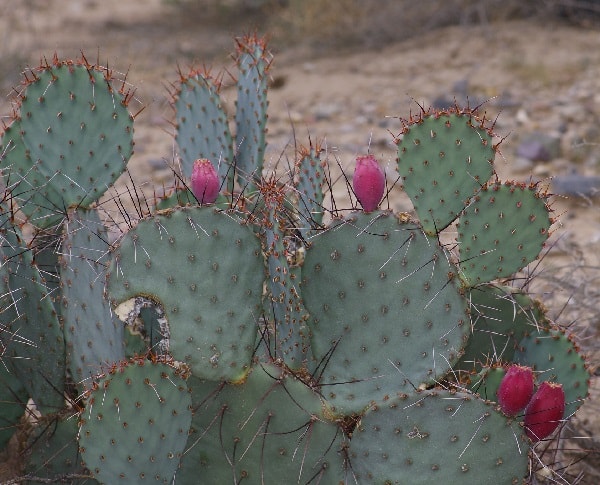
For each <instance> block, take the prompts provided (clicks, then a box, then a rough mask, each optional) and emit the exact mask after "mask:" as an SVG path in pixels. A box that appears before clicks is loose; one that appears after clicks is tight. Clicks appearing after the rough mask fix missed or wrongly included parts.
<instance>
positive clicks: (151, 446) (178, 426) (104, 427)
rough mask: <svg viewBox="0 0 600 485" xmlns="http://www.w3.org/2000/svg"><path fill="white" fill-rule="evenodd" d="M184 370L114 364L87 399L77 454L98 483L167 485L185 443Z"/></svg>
mask: <svg viewBox="0 0 600 485" xmlns="http://www.w3.org/2000/svg"><path fill="white" fill-rule="evenodd" d="M186 378H187V370H186V368H185V366H182V365H181V364H180V363H176V362H160V361H159V362H150V361H148V360H144V359H142V358H138V359H131V360H129V361H122V362H119V363H117V364H115V365H114V366H113V367H112V368H111V369H110V370H109V371H108V372H107V373H106V374H105V375H103V376H100V377H99V378H98V379H97V380H96V381H95V384H94V385H93V387H92V389H91V390H90V391H89V394H88V395H87V406H86V409H85V410H84V411H83V413H82V414H81V417H80V429H79V450H80V453H81V457H82V459H83V461H84V464H85V466H87V468H88V469H89V470H90V471H91V472H92V475H93V476H94V478H95V479H96V480H98V481H99V482H100V483H106V484H111V485H112V484H118V483H127V484H130V483H146V482H147V481H151V482H159V483H166V484H170V483H171V482H172V479H173V476H174V475H175V471H176V470H177V468H178V467H179V462H180V459H181V456H182V453H183V451H184V448H185V444H186V442H187V439H188V434H189V429H190V424H191V421H192V399H191V395H190V392H189V389H188V386H187V384H186V382H185V379H186Z"/></svg>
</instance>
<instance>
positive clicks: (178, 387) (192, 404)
mask: <svg viewBox="0 0 600 485" xmlns="http://www.w3.org/2000/svg"><path fill="white" fill-rule="evenodd" d="M237 47H238V48H237V53H236V55H235V56H234V60H235V63H236V66H235V69H236V70H237V71H236V75H235V76H233V78H234V81H233V82H234V83H235V90H231V91H232V92H233V91H235V93H236V96H237V100H236V101H237V102H236V104H235V113H232V114H231V116H230V115H229V113H227V112H226V110H225V109H224V106H225V105H226V102H227V100H226V99H224V98H225V93H227V92H228V91H225V90H223V89H222V88H221V81H222V79H223V78H224V75H223V74H217V75H214V76H213V75H212V74H210V73H209V72H207V71H206V70H198V69H192V70H191V71H190V74H189V75H182V74H180V79H179V82H178V83H175V86H176V88H175V92H174V93H171V94H172V101H173V107H174V108H175V112H176V114H175V123H174V124H175V128H176V133H175V137H176V142H177V146H178V148H179V153H178V159H179V160H180V162H181V170H180V171H177V170H176V172H177V173H176V175H177V180H178V181H177V183H176V184H175V185H174V187H173V188H172V194H170V193H169V191H168V190H167V193H166V195H165V196H164V197H161V199H160V200H159V201H157V203H156V205H155V206H154V207H153V208H150V207H149V204H147V203H145V201H144V203H140V201H139V200H136V199H135V197H134V195H135V194H139V193H140V192H141V189H139V191H138V188H137V187H134V188H135V189H136V190H133V191H130V192H129V193H130V194H134V195H132V198H133V199H134V200H132V201H131V202H133V205H134V206H135V207H136V214H134V215H131V216H130V215H129V214H127V213H126V209H125V205H124V204H123V203H122V202H123V201H122V200H118V201H117V202H118V204H119V207H120V208H121V211H122V215H124V216H125V217H124V218H125V219H126V220H127V221H128V222H129V225H128V228H127V230H126V231H125V232H122V233H121V232H118V230H117V229H116V228H115V227H108V225H109V224H110V223H111V221H110V217H107V216H106V214H105V213H104V212H100V211H98V208H97V205H99V203H100V202H101V201H100V200H99V199H100V197H101V196H102V194H103V193H104V191H105V190H106V188H107V187H109V186H110V185H111V184H112V183H113V182H114V181H115V180H116V178H117V177H118V176H119V174H120V173H122V171H123V170H124V168H125V164H126V163H127V161H128V159H129V157H130V156H131V154H132V146H133V142H132V133H133V121H134V116H132V115H131V114H130V113H129V111H128V103H129V101H130V99H131V95H130V94H129V93H128V92H126V91H125V90H124V88H123V87H121V88H118V87H117V86H118V85H117V84H116V83H115V80H114V79H113V77H112V74H111V72H110V71H109V70H108V69H105V68H102V67H100V66H97V65H92V64H90V63H88V62H87V60H86V59H85V58H84V57H82V59H80V60H77V61H60V60H58V59H57V58H56V57H55V58H54V59H53V61H52V63H45V64H44V65H43V66H41V67H40V68H38V69H33V70H31V71H30V72H29V73H28V74H27V76H26V79H25V81H24V82H23V85H22V86H21V88H20V89H19V90H17V92H18V98H17V100H16V106H17V108H16V110H15V113H14V115H13V117H12V120H11V122H10V123H7V125H8V126H6V127H5V129H4V131H3V133H2V138H1V140H2V141H1V143H2V150H0V167H1V168H2V174H3V176H4V182H5V189H4V197H3V198H2V200H1V202H0V205H1V221H0V222H2V224H0V236H1V237H2V247H1V256H2V260H1V261H0V285H1V286H2V288H3V291H2V295H1V297H0V302H1V303H2V308H3V309H2V311H1V312H0V315H1V318H2V321H1V324H2V327H0V343H1V344H2V357H3V364H5V366H4V370H5V371H6V372H5V373H4V374H0V378H1V379H2V384H3V385H5V386H6V389H5V391H7V393H4V394H2V399H3V400H5V399H6V400H7V401H8V402H4V401H0V418H1V419H2V422H4V423H7V425H8V426H16V423H17V422H18V421H19V419H20V417H21V415H22V414H23V410H24V409H25V403H26V402H27V400H28V399H29V398H30V399H31V400H32V401H33V403H34V404H35V406H36V408H37V410H36V412H35V413H34V412H31V413H30V414H28V418H27V421H28V422H29V426H28V428H29V429H31V430H32V431H31V432H30V433H29V436H28V440H27V442H28V443H29V446H28V449H29V450H31V452H30V453H28V454H26V455H24V461H26V462H27V464H26V466H25V473H26V474H27V475H26V476H24V477H21V478H22V479H23V481H27V480H30V481H32V482H35V481H38V482H39V481H46V482H47V481H52V480H62V481H70V483H94V481H96V482H98V483H110V484H118V483H128V484H129V483H148V482H159V483H178V484H183V485H187V484H196V483H225V482H231V481H232V480H233V482H234V483H245V482H248V483H288V482H289V483H291V482H297V483H322V484H339V483H348V484H350V483H360V484H362V483H431V482H434V481H444V482H447V483H477V484H479V483H494V484H514V483H520V482H523V481H527V480H528V477H531V476H533V471H534V468H533V467H535V466H536V465H535V464H537V463H538V462H541V460H542V457H541V456H540V455H539V454H538V452H537V450H538V449H539V448H540V446H545V445H540V444H539V442H540V441H541V442H542V443H543V442H544V441H545V440H552V439H554V437H556V436H559V435H560V425H561V424H562V423H564V422H566V421H567V420H568V419H569V418H570V417H571V416H572V415H573V414H574V413H575V412H576V411H577V409H578V407H579V406H580V405H581V404H582V403H583V402H584V400H585V399H586V397H587V394H588V380H589V376H590V372H589V369H588V365H587V363H586V360H585V358H584V356H582V354H581V351H580V349H579V347H578V346H577V344H576V343H575V342H576V339H575V337H574V336H573V335H572V334H570V333H567V332H566V331H565V330H564V329H562V328H561V326H560V325H559V322H553V321H551V320H550V319H549V317H548V316H547V312H546V310H545V309H544V306H543V305H542V304H541V303H540V302H538V301H536V300H535V299H534V298H533V297H532V296H531V295H529V294H528V293H527V292H526V291H525V290H524V288H526V287H527V285H522V286H516V284H515V282H516V281H518V280H517V279H516V278H515V275H516V274H519V272H520V271H521V270H523V269H525V268H526V267H527V265H528V264H530V263H531V262H532V261H535V260H536V258H538V257H539V254H540V252H541V250H542V249H543V248H544V247H545V245H546V242H547V238H548V236H549V234H550V232H551V231H552V229H553V227H552V225H553V223H554V219H553V217H552V211H551V209H550V203H549V196H548V194H547V193H546V192H545V191H544V190H543V189H542V187H540V186H539V185H536V184H531V183H528V184H523V183H521V182H517V181H500V180H499V178H498V176H497V175H496V173H495V171H494V158H495V155H496V152H497V149H498V145H497V144H494V139H495V137H496V135H495V133H494V132H493V125H492V124H491V123H489V122H488V120H486V119H485V117H483V116H480V115H479V113H478V112H477V111H476V110H472V109H470V108H460V107H458V106H456V107H454V108H451V109H448V110H443V111H435V110H425V109H422V110H421V112H420V113H419V114H418V115H417V116H414V115H413V116H411V117H410V118H408V119H406V120H404V122H403V128H402V131H401V133H400V134H399V135H398V137H397V138H396V140H395V141H396V144H397V170H398V173H399V177H398V178H399V180H401V184H402V186H403V187H404V190H405V192H406V194H407V195H408V196H409V197H410V199H411V201H412V203H413V206H414V211H413V212H412V213H394V212H392V211H389V210H382V209H381V205H382V203H383V202H382V196H383V197H384V198H383V201H385V195H384V194H385V189H386V175H385V173H384V171H383V170H382V169H381V168H380V166H379V162H378V160H377V158H376V157H375V156H374V155H372V154H369V155H365V156H358V157H357V168H356V171H355V172H354V180H352V183H350V182H349V183H348V187H341V189H343V190H344V191H345V192H347V193H350V194H353V195H354V197H355V198H356V199H357V200H358V202H359V203H360V207H354V208H353V209H352V210H345V211H342V210H340V209H339V208H337V207H336V205H335V199H334V194H335V192H336V191H337V188H336V187H335V184H334V181H332V180H331V178H330V175H329V167H328V165H327V164H328V160H327V159H326V158H324V154H323V152H322V150H321V148H320V146H319V144H316V145H313V144H312V143H311V142H310V140H309V143H308V144H307V146H309V147H310V148H308V149H307V148H300V149H299V150H298V151H297V153H296V154H295V156H296V159H295V160H294V163H292V164H290V165H289V167H290V173H288V174H286V175H288V176H289V179H286V178H285V176H286V175H280V174H269V175H268V176H265V175H263V161H264V156H265V147H266V136H265V135H266V122H267V114H266V111H267V105H268V101H267V89H268V82H267V75H268V71H269V68H270V63H271V56H270V54H269V52H268V50H267V47H266V42H265V41H264V39H261V38H258V37H256V36H247V37H244V38H243V39H239V40H238V43H237ZM122 86H125V83H123V84H122ZM230 126H232V127H234V126H235V131H234V132H233V134H232V132H230V128H229V127H230ZM234 140H235V141H234ZM299 146H301V145H299ZM194 167H196V170H194ZM349 178H350V176H347V179H349ZM388 180H389V179H388ZM199 187H200V188H199ZM218 189H220V190H221V193H220V194H217V193H216V192H217V190H218ZM209 192H210V194H209ZM327 192H329V193H328V194H327ZM326 194H327V195H326ZM209 195H210V196H209ZM328 201H331V206H330V205H329V203H328ZM357 205H358V204H357ZM361 208H362V209H363V210H360V209H361ZM452 237H454V239H455V244H448V243H447V242H444V241H449V240H450V239H451V238H452ZM519 276H523V277H525V279H526V273H525V272H523V274H519ZM515 364H516V365H520V366H522V368H523V369H525V371H526V373H527V375H528V376H531V375H533V376H535V379H534V381H535V382H534V383H533V384H534V387H536V388H537V391H536V392H535V393H533V396H538V397H535V398H534V397H531V399H529V402H527V403H525V401H527V400H528V396H529V394H528V395H527V396H526V397H522V396H516V397H515V396H513V395H511V394H510V392H508V391H511V392H512V391H513V390H514V389H512V388H509V389H508V391H507V392H508V394H507V392H505V391H506V390H505V388H504V387H505V386H509V384H510V381H509V382H508V384H506V382H505V381H504V378H505V376H506V375H509V377H510V375H511V373H510V371H509V369H511V368H513V366H514V365H515ZM528 384H531V383H530V382H528ZM503 386H504V387H503ZM509 387H510V386H509ZM530 387H531V386H529V388H530ZM529 388H528V389H529ZM548 389H550V390H551V396H550V398H548V397H544V396H545V395H546V394H548V393H549V392H550V391H548ZM529 390H531V389H529ZM528 392H529V391H528ZM499 394H500V395H501V397H500V398H498V395H499ZM507 395H508V396H510V398H511V399H509V400H510V403H509V404H511V403H512V402H513V401H515V402H517V401H518V406H517V405H515V406H514V407H511V406H507V403H506V399H507V398H506V396H507ZM540 395H541V396H542V397H539V396H540ZM513 397H515V399H512V398H513ZM517 398H518V399H517ZM542 398H543V399H542ZM503 400H504V401H503ZM499 401H500V402H499ZM550 401H551V402H552V409H543V408H544V405H545V403H546V402H550ZM524 404H526V405H525V407H524V411H521V410H522V409H523V405H524ZM534 415H537V417H536V416H534ZM557 428H558V430H557ZM49 430H54V432H52V431H49ZM9 437H10V436H9V434H5V435H0V440H1V441H0V443H2V442H4V443H5V442H6V441H7V440H8V439H9ZM54 450H56V451H54Z"/></svg>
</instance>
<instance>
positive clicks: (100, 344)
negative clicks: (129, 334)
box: [60, 209, 125, 383]
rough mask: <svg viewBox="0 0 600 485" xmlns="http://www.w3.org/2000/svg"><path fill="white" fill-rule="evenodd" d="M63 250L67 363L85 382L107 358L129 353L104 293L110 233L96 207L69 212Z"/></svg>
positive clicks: (78, 381) (62, 304) (61, 302)
mask: <svg viewBox="0 0 600 485" xmlns="http://www.w3.org/2000/svg"><path fill="white" fill-rule="evenodd" d="M61 254H62V256H61V262H60V267H61V285H62V299H61V301H60V304H61V306H62V308H61V315H62V317H63V321H64V324H63V325H64V334H65V340H66V342H67V364H68V367H69V369H70V371H71V376H72V377H73V379H74V380H75V382H77V383H81V382H82V381H83V380H86V379H89V378H90V377H92V376H93V375H95V374H97V373H98V372H100V366H101V365H102V364H104V363H105V362H116V361H120V360H123V359H124V358H125V349H124V345H123V341H124V336H123V324H122V322H120V321H119V320H118V319H117V318H116V316H115V315H114V314H113V313H112V311H111V309H110V305H109V303H108V301H107V300H106V298H105V297H104V271H105V269H106V264H107V259H108V236H107V231H106V228H105V227H104V224H103V223H102V221H101V220H100V217H99V216H98V213H97V212H96V211H95V210H85V209H79V210H77V211H74V212H73V213H71V214H70V215H69V219H68V221H67V223H66V224H65V236H64V241H63V246H62V252H61Z"/></svg>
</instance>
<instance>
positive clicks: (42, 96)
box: [19, 58, 133, 209]
mask: <svg viewBox="0 0 600 485" xmlns="http://www.w3.org/2000/svg"><path fill="white" fill-rule="evenodd" d="M31 76H32V77H33V79H29V82H28V83H27V85H26V89H25V93H24V94H23V95H22V96H21V100H20V102H21V104H20V107H19V110H20V133H21V137H22V140H23V144H24V145H25V147H26V148H27V151H28V155H29V157H30V160H31V161H32V162H33V163H34V164H35V165H36V167H37V170H38V171H39V174H40V175H43V176H44V177H45V179H46V180H47V181H50V180H52V182H51V184H52V187H53V192H58V193H59V194H60V196H61V199H60V200H54V199H53V198H50V199H49V200H48V203H46V204H45V205H46V206H50V207H52V208H57V207H59V208H63V209H64V208H67V207H71V206H78V207H88V206H89V205H90V204H92V203H93V202H94V201H96V200H98V199H99V198H100V196H102V194H103V193H104V192H105V191H106V190H107V188H108V187H109V186H110V185H112V183H113V182H114V181H115V180H116V179H117V177H118V176H119V175H120V174H121V173H122V172H123V171H124V170H125V165H126V163H127V160H128V159H129V157H130V156H131V154H132V153H133V117H132V116H131V115H130V114H129V112H128V110H127V103H128V95H127V94H125V93H123V92H120V91H118V90H117V89H115V88H114V87H113V86H112V83H111V73H110V71H107V70H106V69H105V68H101V67H99V66H96V65H91V64H89V63H88V62H87V61H86V60H85V58H82V59H81V60H79V61H76V62H66V61H65V62H61V61H58V59H57V58H55V59H54V62H53V63H52V64H51V65H50V64H46V65H45V66H42V67H40V68H38V69H37V70H34V71H32V72H31ZM51 195H53V194H51V193H49V194H48V196H51Z"/></svg>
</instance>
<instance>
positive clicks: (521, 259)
mask: <svg viewBox="0 0 600 485" xmlns="http://www.w3.org/2000/svg"><path fill="white" fill-rule="evenodd" d="M545 199H546V196H545V195H544V194H540V193H539V192H538V191H537V187H536V185H525V184H516V183H512V182H505V183H504V184H501V183H499V182H496V183H492V184H489V185H485V186H484V187H483V188H482V189H481V191H480V192H479V194H478V195H477V196H475V197H474V199H473V200H472V201H471V203H470V204H469V206H468V207H467V208H466V209H465V211H464V214H462V215H461V216H460V219H459V221H460V222H459V224H458V226H457V227H458V248H459V253H460V259H461V261H460V269H461V278H462V279H463V281H464V282H465V284H466V285H467V286H475V285H477V284H480V283H487V282H490V281H492V280H495V279H498V278H503V277H507V276H510V275H512V274H514V273H515V272H517V271H519V270H520V269H522V268H524V267H525V266H527V264H529V263H530V262H531V261H533V260H534V259H535V258H536V257H537V256H538V255H539V253H540V252H541V250H542V248H543V247H544V243H545V241H546V239H547V238H548V234H549V229H550V226H551V224H552V222H553V221H552V219H551V218H550V217H549V208H548V205H547V203H546V200H545Z"/></svg>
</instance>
